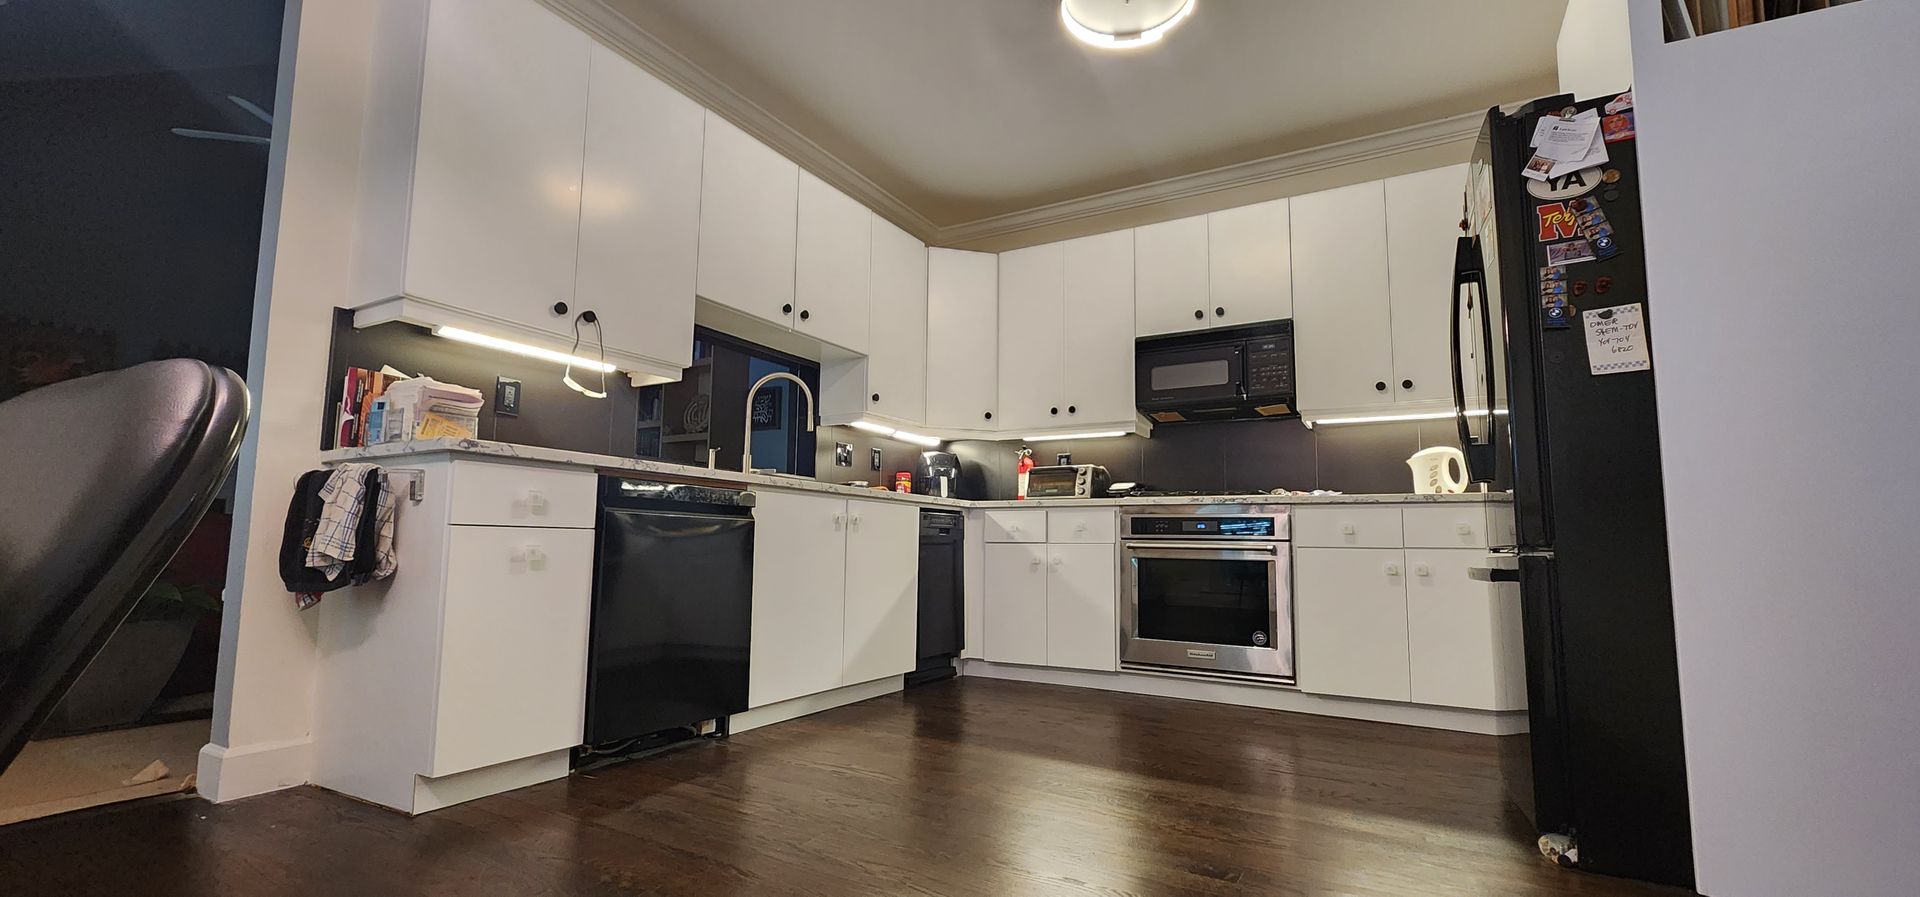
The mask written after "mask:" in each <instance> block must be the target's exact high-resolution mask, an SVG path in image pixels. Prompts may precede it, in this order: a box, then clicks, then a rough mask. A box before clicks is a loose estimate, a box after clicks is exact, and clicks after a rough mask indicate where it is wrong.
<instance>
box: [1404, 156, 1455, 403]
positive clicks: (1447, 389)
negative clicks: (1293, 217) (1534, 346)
mask: <svg viewBox="0 0 1920 897" xmlns="http://www.w3.org/2000/svg"><path fill="white" fill-rule="evenodd" d="M1466 183H1467V166H1466V165H1464V164H1462V165H1452V166H1448V167H1446V168H1435V169H1433V170H1431V171H1421V172H1416V173H1414V174H1409V175H1402V176H1400V177H1394V178H1388V179H1387V180H1386V199H1387V281H1388V290H1389V295H1390V297H1391V302H1390V305H1391V308H1392V311H1393V384H1392V385H1393V390H1394V397H1395V398H1396V399H1397V400H1398V401H1399V403H1400V404H1402V405H1411V404H1414V403H1431V404H1433V405H1435V406H1436V407H1442V408H1447V407H1452V403H1453V368H1452V362H1451V361H1450V360H1449V356H1450V354H1451V351H1452V348H1451V343H1450V342H1449V341H1450V339H1451V334H1450V333H1449V331H1448V327H1447V316H1448V315H1449V314H1452V303H1451V297H1449V296H1448V294H1447V289H1448V286H1449V285H1450V284H1452V282H1453V252H1454V245H1455V243H1456V241H1457V240H1458V238H1459V236H1460V218H1461V215H1462V209H1461V202H1462V197H1463V195H1464V194H1465V191H1466Z"/></svg>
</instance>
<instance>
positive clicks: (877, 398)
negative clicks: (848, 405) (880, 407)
mask: <svg viewBox="0 0 1920 897" xmlns="http://www.w3.org/2000/svg"><path fill="white" fill-rule="evenodd" d="M873 400H874V401H876V402H878V401H880V394H879V393H877V392H876V393H874V394H873Z"/></svg>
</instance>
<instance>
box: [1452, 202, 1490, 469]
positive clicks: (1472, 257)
mask: <svg viewBox="0 0 1920 897" xmlns="http://www.w3.org/2000/svg"><path fill="white" fill-rule="evenodd" d="M1466 287H1473V288H1474V289H1475V290H1476V292H1477V295H1478V296H1479V297H1480V303H1481V311H1480V316H1479V317H1480V325H1481V327H1480V329H1481V342H1483V343H1485V344H1486V345H1485V346H1484V351H1483V352H1481V354H1482V355H1483V356H1485V357H1484V358H1483V359H1482V362H1483V363H1484V364H1485V366H1486V370H1485V373H1486V384H1487V396H1486V400H1487V414H1488V420H1487V429H1488V432H1489V436H1488V438H1487V439H1486V440H1485V441H1483V442H1481V441H1475V440H1474V438H1473V434H1472V433H1471V432H1469V430H1468V428H1467V384H1466V377H1465V371H1463V370H1462V366H1461V364H1460V359H1461V353H1460V349H1461V334H1460V322H1461V315H1460V312H1461V311H1462V309H1463V305H1462V304H1461V298H1462V296H1464V295H1465V293H1464V292H1463V291H1464V289H1465V288H1466ZM1486 297H1487V272H1486V263H1485V260H1484V259H1483V258H1482V257H1481V254H1480V243H1479V238H1477V237H1473V236H1462V237H1460V238H1459V240H1458V241H1457V242H1456V243H1455V244H1454V250H1453V303H1452V309H1453V320H1452V321H1451V322H1449V325H1448V328H1447V331H1448V335H1449V343H1450V344H1451V345H1452V348H1453V351H1452V352H1451V353H1450V354H1451V355H1452V356H1453V357H1452V358H1451V359H1450V360H1451V362H1452V365H1453V411H1454V414H1453V422H1454V426H1455V427H1457V428H1458V430H1459V436H1460V450H1461V452H1462V453H1464V454H1465V455H1466V457H1467V465H1466V466H1467V482H1469V483H1491V482H1493V480H1494V475H1495V470H1494V468H1495V458H1494V452H1493V439H1492V436H1491V432H1492V429H1493V426H1494V421H1493V420H1492V414H1493V409H1494V407H1495V403H1494V395H1493V390H1494V384H1493V346H1492V340H1493V329H1492V323H1491V322H1490V321H1489V320H1488V312H1489V309H1487V308H1486V307H1485V306H1486Z"/></svg>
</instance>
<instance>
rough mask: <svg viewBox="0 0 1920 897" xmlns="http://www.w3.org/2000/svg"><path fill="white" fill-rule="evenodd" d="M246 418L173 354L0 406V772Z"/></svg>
mask: <svg viewBox="0 0 1920 897" xmlns="http://www.w3.org/2000/svg"><path fill="white" fill-rule="evenodd" d="M247 412H248V399H247V387H246V385H245V384H244V383H242V382H241V381H240V378H239V377H237V376H235V375H234V374H233V372H232V371H228V370H225V369H223V368H215V367H210V366H208V365H206V364H203V363H201V362H198V361H189V360H184V359H181V360H173V361H154V362H149V363H147V364H142V365H138V366H135V367H131V368H127V369H126V370H121V371H114V372H111V373H106V374H95V375H93V376H91V377H82V378H80V379H78V380H69V381H67V382H65V383H57V384H54V385H52V386H47V387H43V388H41V389H37V390H34V391H33V392H29V393H27V394H25V395H22V396H19V397H17V398H15V399H12V400H10V401H7V402H4V403H0V770H4V769H5V768H6V767H7V765H8V764H10V763H12V762H13V758H14V757H15V756H17V755H18V754H19V753H20V749H21V748H22V747H24V746H25V745H26V742H27V739H28V737H29V736H31V735H32V734H33V731H34V729H36V728H37V727H38V726H39V725H40V723H41V722H42V721H43V720H44V719H45V718H46V716H47V714H48V713H50V712H52V710H53V707H54V705H55V704H56V703H58V702H59V700H60V697H61V695H63V694H65V693H66V690H67V686H69V685H71V684H72V683H73V680H74V679H75V677H77V676H79V675H80V672H81V670H83V669H85V668H86V665H87V663H88V661H90V660H92V659H93V656H94V655H95V654H97V653H99V651H100V647H101V646H102V645H104V644H106V641H107V637H108V636H110V635H112V634H113V631H114V630H115V629H116V628H118V627H119V625H120V621H122V620H124V619H125V618H126V616H127V614H128V613H129V612H131V611H132V610H133V606H134V605H135V604H136V603H138V602H139V600H140V596H141V594H142V593H144V592H145V591H146V589H147V587H148V586H149V585H151V584H152V583H153V580H154V578H155V577H157V576H159V575H160V571H161V569H162V568H163V567H165V566H166V564H167V562H168V561H169V560H171V559H172V558H173V555H174V552H176V551H179V550H180V545H181V543H183V542H184V541H186V538H187V535H188V534H189V533H191V532H192V531H193V528H194V526H195V525H196V524H198V523H199V522H200V517H201V516H202V515H203V514H205V513H206V511H207V507H208V506H209V505H210V504H212V503H213V499H214V497H215V495H217V494H218V492H219V490H220V486H221V483H222V482H223V481H224V480H225V479H226V477H227V472H228V471H229V470H231V469H232V468H233V462H234V458H235V456H236V455H237V454H238V453H239V451H240V437H241V435H242V434H243V433H245V431H246V427H247Z"/></svg>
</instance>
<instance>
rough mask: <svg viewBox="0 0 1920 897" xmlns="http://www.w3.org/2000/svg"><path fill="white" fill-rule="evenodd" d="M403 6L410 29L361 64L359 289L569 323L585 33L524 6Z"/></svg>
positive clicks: (498, 0)
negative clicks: (363, 141)
mask: <svg viewBox="0 0 1920 897" xmlns="http://www.w3.org/2000/svg"><path fill="white" fill-rule="evenodd" d="M406 9H407V11H408V13H409V16H408V17H407V24H409V25H411V26H413V27H414V28H424V30H425V34H424V36H422V35H420V34H419V32H418V31H414V32H413V33H412V34H411V35H402V34H399V33H398V31H399V29H396V30H395V33H394V34H392V35H388V36H387V39H390V40H393V41H395V42H396V43H401V42H407V41H409V40H412V41H418V42H417V43H413V44H412V45H411V46H409V47H407V48H406V52H400V48H398V47H396V48H394V49H395V52H392V53H382V54H380V55H379V56H378V57H377V61H376V65H377V66H378V68H377V70H376V72H375V74H374V78H375V81H376V83H377V84H378V85H379V86H380V87H381V88H382V90H381V91H380V92H379V93H378V94H377V96H376V99H375V101H374V104H373V106H372V107H371V109H370V111H369V124H368V153H367V159H368V161H367V164H366V171H365V173H366V175H367V178H368V183H367V188H366V190H365V195H367V196H368V197H369V200H368V203H367V205H366V206H365V207H364V208H363V211H364V212H365V213H366V220H365V221H364V222H363V224H362V227H361V238H362V253H361V255H362V258H361V272H360V273H361V275H362V282H363V283H362V289H361V293H362V295H361V296H360V297H359V299H360V300H361V301H363V302H372V301H377V300H383V299H389V298H392V297H396V296H402V295H405V296H410V297H415V298H417V299H424V300H427V301H429V302H431V303H435V304H438V305H442V306H447V307H451V308H457V309H459V310H461V311H464V312H466V313H468V314H470V315H472V316H473V317H474V318H475V319H476V320H477V321H480V322H503V323H506V324H508V325H510V326H511V325H518V326H519V327H525V328H529V329H532V330H535V331H546V332H549V333H552V334H556V335H557V334H562V333H570V332H571V321H572V318H571V316H568V315H560V314H555V313H554V312H553V311H552V307H553V304H554V303H556V302H572V301H573V289H574V272H573V266H574V258H575V254H576V253H575V250H576V242H577V239H578V234H579V225H580V160H581V156H582V153H583V152H584V146H585V135H586V130H587V67H588V54H589V48H590V46H591V43H592V42H591V41H590V40H589V39H588V38H587V36H586V35H585V34H584V33H582V32H580V31H579V30H577V29H575V28H574V27H573V26H572V25H569V24H567V23H566V22H565V21H563V20H562V19H561V18H560V17H559V16H556V15H554V14H553V13H552V12H551V11H549V10H547V9H546V8H545V7H542V6H540V5H539V4H535V3H527V2H524V0H472V2H463V3H447V2H441V3H434V4H432V6H431V9H428V7H427V4H425V3H420V4H418V5H417V6H408V7H406ZM503 60H512V61H513V64H511V65H505V64H502V61H503ZM388 85H392V87H393V89H392V90H386V89H385V88H386V87H387V86H388ZM416 91H417V92H416Z"/></svg>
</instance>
